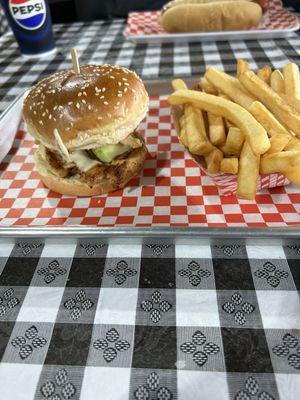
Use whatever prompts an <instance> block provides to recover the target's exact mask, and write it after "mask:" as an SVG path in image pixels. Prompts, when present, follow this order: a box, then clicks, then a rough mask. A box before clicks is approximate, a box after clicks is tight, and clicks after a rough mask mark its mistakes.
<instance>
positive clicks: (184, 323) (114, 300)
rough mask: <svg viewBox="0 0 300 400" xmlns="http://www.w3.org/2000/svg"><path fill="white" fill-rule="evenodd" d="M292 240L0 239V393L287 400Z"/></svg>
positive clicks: (298, 349)
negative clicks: (274, 242) (202, 242)
mask: <svg viewBox="0 0 300 400" xmlns="http://www.w3.org/2000/svg"><path fill="white" fill-rule="evenodd" d="M299 290H300V247H299V246H296V245H291V246H288V245H287V246H286V247H284V248H282V247H280V246H277V247H274V246H272V247H267V246H264V247H255V246H247V247H246V246H242V245H237V244H231V245H229V244H226V245H225V244H221V243H219V244H218V245H210V246H208V245H207V246H205V245H201V246H195V245H176V246H175V245H172V244H166V245H162V244H153V243H150V244H149V243H147V244H143V245H140V244H120V243H117V244H109V245H108V244H105V241H98V242H84V243H83V242H82V243H78V244H72V243H69V244H67V243H61V244H58V243H51V242H48V243H47V242H46V243H45V244H42V243H38V242H27V243H24V242H20V243H16V244H13V243H10V242H6V243H5V244H4V242H3V241H2V242H0V321H1V322H0V358H1V364H0V388H1V392H0V393H1V394H0V397H1V399H3V400H19V399H24V400H25V399H26V400H27V399H28V400H29V399H39V400H46V399H49V400H50V399H51V400H67V399H71V400H75V399H81V400H96V399H101V400H102V399H105V400H126V399H132V400H171V399H172V400H175V399H178V400H195V399H199V400H200V399H201V400H214V399H216V400H229V399H231V400H275V399H281V400H296V399H298V398H299V393H300V375H299V371H300V300H299Z"/></svg>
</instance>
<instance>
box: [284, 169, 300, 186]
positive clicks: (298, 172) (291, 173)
mask: <svg viewBox="0 0 300 400" xmlns="http://www.w3.org/2000/svg"><path fill="white" fill-rule="evenodd" d="M284 176H285V177H286V178H287V179H288V180H289V181H291V182H292V183H295V184H296V185H299V186H300V166H299V165H298V166H297V167H293V168H291V169H289V170H288V171H286V172H284Z"/></svg>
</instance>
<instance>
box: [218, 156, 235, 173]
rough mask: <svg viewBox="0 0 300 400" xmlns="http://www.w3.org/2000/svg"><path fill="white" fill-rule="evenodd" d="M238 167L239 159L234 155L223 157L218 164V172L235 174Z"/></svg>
mask: <svg viewBox="0 0 300 400" xmlns="http://www.w3.org/2000/svg"><path fill="white" fill-rule="evenodd" d="M238 169H239V160H238V158H236V157H232V158H223V160H222V161H221V165H220V172H224V174H237V173H238Z"/></svg>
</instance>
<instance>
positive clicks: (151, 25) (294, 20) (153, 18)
mask: <svg viewBox="0 0 300 400" xmlns="http://www.w3.org/2000/svg"><path fill="white" fill-rule="evenodd" d="M159 14H160V11H143V12H131V13H129V14H128V19H127V26H126V28H125V32H124V33H125V35H126V36H131V37H132V36H144V35H160V34H167V35H168V33H167V32H165V30H164V29H163V28H162V27H161V26H160V24H159V23H158V17H159ZM298 25H299V18H298V17H297V16H296V15H294V14H293V13H291V12H290V11H289V10H287V9H286V8H283V7H282V3H281V1H280V0H273V1H271V2H270V7H269V9H268V11H267V12H265V13H264V16H263V18H262V20H261V22H260V23H259V24H258V26H256V27H255V28H253V29H255V30H291V29H295V28H296V27H297V26H298Z"/></svg>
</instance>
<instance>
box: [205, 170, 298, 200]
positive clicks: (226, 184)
mask: <svg viewBox="0 0 300 400" xmlns="http://www.w3.org/2000/svg"><path fill="white" fill-rule="evenodd" d="M200 168H201V170H202V171H203V172H204V173H205V174H206V175H208V176H209V177H210V178H211V180H212V181H213V182H214V183H215V185H217V186H218V189H219V194H220V195H223V196H231V195H233V194H236V191H237V175H230V174H211V173H210V172H208V171H207V170H206V169H205V168H203V167H202V166H200ZM289 183H290V182H289V180H288V179H286V178H285V176H284V175H282V174H268V175H260V176H259V178H258V185H257V190H258V191H259V190H262V189H268V188H269V189H270V188H274V187H278V186H284V185H288V184H289Z"/></svg>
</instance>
